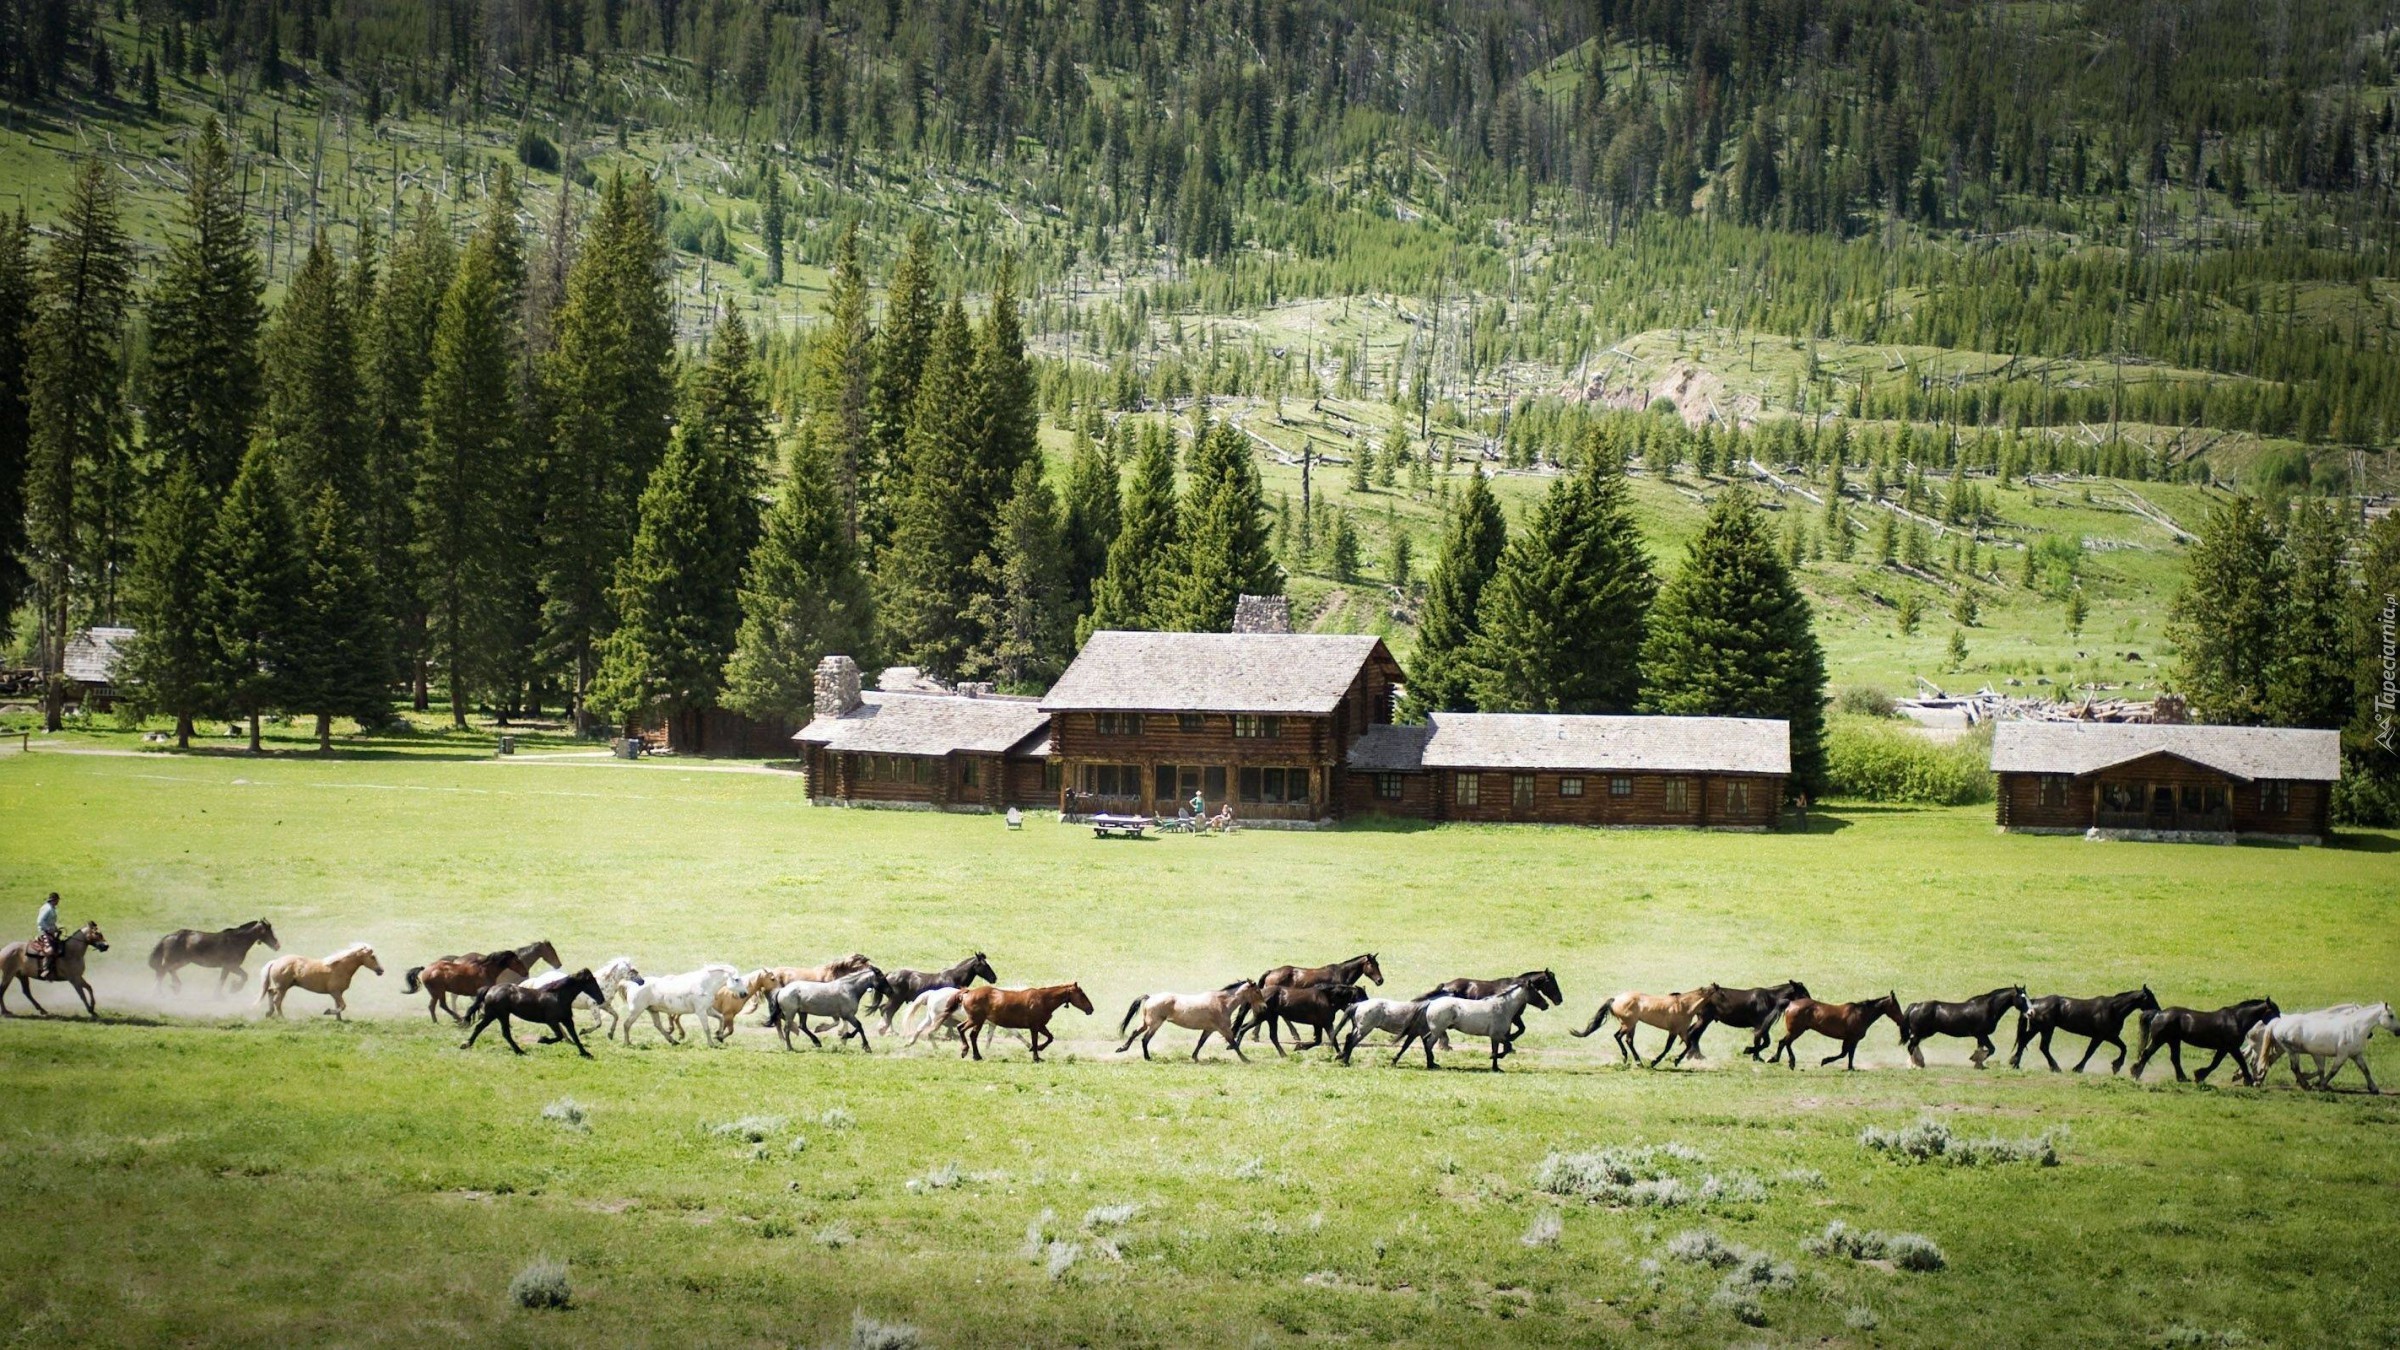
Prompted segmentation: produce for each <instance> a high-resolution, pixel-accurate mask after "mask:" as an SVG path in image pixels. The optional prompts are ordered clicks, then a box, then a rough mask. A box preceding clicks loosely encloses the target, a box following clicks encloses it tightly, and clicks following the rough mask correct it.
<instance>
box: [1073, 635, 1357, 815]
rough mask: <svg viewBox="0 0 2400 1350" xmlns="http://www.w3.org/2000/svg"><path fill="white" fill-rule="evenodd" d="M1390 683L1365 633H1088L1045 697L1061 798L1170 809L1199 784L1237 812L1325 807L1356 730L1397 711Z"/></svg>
mask: <svg viewBox="0 0 2400 1350" xmlns="http://www.w3.org/2000/svg"><path fill="white" fill-rule="evenodd" d="M1399 682H1400V663H1399V662H1398V661H1396V660H1394V659H1393V658H1392V654H1391V652H1390V651H1389V650H1388V649H1387V648H1385V647H1384V645H1383V640H1382V639H1380V638H1377V637H1373V636H1369V635H1365V634H1329V633H1126V632H1114V631H1104V632H1098V633H1094V634H1092V636H1091V638H1090V640H1088V641H1087V642H1085V643H1084V645H1083V650H1082V651H1081V652H1079V653H1077V654H1076V657H1075V661H1074V664H1072V665H1070V666H1068V667H1067V670H1066V673H1065V674H1063V675H1061V676H1060V677H1059V680H1058V683H1057V684H1055V685H1053V686H1051V689H1050V692H1049V694H1048V695H1046V696H1044V698H1043V699H1042V703H1041V706H1042V709H1043V711H1045V712H1047V713H1049V714H1050V716H1051V718H1052V726H1051V731H1052V740H1053V747H1054V753H1055V754H1056V756H1057V758H1058V760H1059V761H1060V763H1061V764H1062V766H1063V769H1062V781H1063V787H1064V790H1063V792H1062V793H1061V794H1059V795H1058V797H1057V798H1056V800H1057V801H1058V805H1059V809H1060V811H1061V812H1062V813H1064V814H1066V815H1068V816H1085V815H1093V814H1098V813H1102V812H1110V813H1123V814H1135V815H1157V816H1170V817H1171V816H1174V815H1176V814H1177V813H1178V812H1179V811H1186V812H1188V811H1189V810H1190V808H1191V801H1192V798H1194V797H1198V798H1199V799H1200V800H1201V802H1202V805H1203V809H1204V810H1205V811H1206V812H1207V813H1209V814H1214V813H1216V812H1218V811H1219V810H1221V809H1223V808H1224V806H1225V805H1226V804H1227V803H1229V802H1230V803H1231V804H1232V805H1233V811H1234V817H1235V819H1237V820H1239V821H1241V822H1243V823H1245V824H1268V823H1277V822H1283V823H1290V824H1296V825H1297V824H1312V823H1316V822H1320V821H1323V820H1326V819H1328V818H1331V817H1333V816H1336V815H1338V814H1340V812H1341V809H1342V801H1343V798H1342V793H1341V783H1340V775H1341V769H1342V764H1343V761H1344V760H1345V759H1346V758H1347V757H1348V755H1349V753H1350V747H1351V745H1352V743H1353V742H1355V741H1356V740H1357V739H1358V738H1359V737H1361V736H1364V735H1366V734H1367V733H1368V732H1369V731H1370V730H1371V729H1372V728H1374V727H1377V726H1381V725H1383V724H1386V723H1389V722H1390V721H1391V720H1392V704H1393V697H1394V694H1395V692H1396V691H1397V689H1398V686H1399Z"/></svg>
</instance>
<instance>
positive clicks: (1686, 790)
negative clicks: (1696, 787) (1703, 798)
mask: <svg viewBox="0 0 2400 1350" xmlns="http://www.w3.org/2000/svg"><path fill="white" fill-rule="evenodd" d="M1667 809H1668V810H1670V811H1689V810H1691V809H1692V783H1691V780H1690V779H1688V778H1670V779H1668V780H1667Z"/></svg>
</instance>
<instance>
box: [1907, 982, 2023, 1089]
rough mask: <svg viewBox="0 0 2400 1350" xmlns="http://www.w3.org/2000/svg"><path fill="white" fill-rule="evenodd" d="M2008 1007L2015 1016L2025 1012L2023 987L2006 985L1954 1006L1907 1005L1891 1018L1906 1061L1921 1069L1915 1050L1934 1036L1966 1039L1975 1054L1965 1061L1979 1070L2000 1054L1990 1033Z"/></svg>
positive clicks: (1920, 1058) (1920, 1053)
mask: <svg viewBox="0 0 2400 1350" xmlns="http://www.w3.org/2000/svg"><path fill="white" fill-rule="evenodd" d="M2011 1008H2014V1009H2016V1010H2017V1011H2018V1012H2019V1013H2023V1012H2024V1011H2025V1008H2026V999H2025V986H2024V985H2021V984H2012V985H2008V986H2006V987H2004V988H2000V989H1995V990H1993V991H1992V992H1990V993H1988V994H1983V995H1980V996H1978V997H1975V998H1970V999H1964V1000H1962V1001H1960V1002H1957V1003H1941V1002H1935V1001H1932V1000H1928V1001H1926V1002H1924V1003H1911V1004H1909V1005H1908V1009H1907V1011H1905V1012H1903V1013H1901V1014H1900V1016H1899V1017H1898V1018H1897V1019H1895V1020H1896V1021H1898V1022H1899V1024H1900V1044H1901V1045H1903V1046H1906V1047H1907V1048H1908V1062H1909V1063H1911V1064H1914V1065H1916V1066H1917V1067H1918V1068H1920V1069H1922V1068H1924V1067H1925V1054H1924V1052H1923V1051H1921V1050H1919V1049H1918V1048H1917V1047H1919V1046H1921V1045H1923V1044H1924V1043H1925V1042H1926V1040H1928V1039H1929V1038H1931V1037H1934V1036H1970V1037H1973V1038H1974V1040H1975V1053H1974V1054H1973V1055H1971V1056H1969V1057H1968V1062H1969V1063H1971V1064H1973V1065H1974V1066H1975V1067H1976V1068H1978V1069H1980V1068H1982V1067H1983V1062H1984V1061H1985V1060H1987V1059H1990V1058H1991V1057H1992V1056H1994V1055H1996V1054H1999V1053H2000V1047H1999V1046H1996V1045H1994V1044H1992V1032H1994V1031H1995V1030H1997V1029H1998V1028H1999V1026H2000V1019H2001V1018H2002V1017H2005V1016H2007V1015H2008V1010H2009V1009H2011Z"/></svg>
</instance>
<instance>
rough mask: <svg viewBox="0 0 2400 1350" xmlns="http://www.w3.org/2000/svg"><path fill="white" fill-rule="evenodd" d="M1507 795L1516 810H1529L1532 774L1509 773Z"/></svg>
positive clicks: (1531, 794)
mask: <svg viewBox="0 0 2400 1350" xmlns="http://www.w3.org/2000/svg"><path fill="white" fill-rule="evenodd" d="M1508 797H1509V802H1510V804H1511V805H1512V806H1514V807H1515V808H1516V809H1517V810H1519V811H1528V810H1531V809H1532V808H1533V775H1532V774H1529V773H1517V774H1510V775H1509V778H1508Z"/></svg>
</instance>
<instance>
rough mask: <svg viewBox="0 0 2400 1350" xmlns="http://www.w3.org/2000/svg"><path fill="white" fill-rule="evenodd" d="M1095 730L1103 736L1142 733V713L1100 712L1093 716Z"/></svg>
mask: <svg viewBox="0 0 2400 1350" xmlns="http://www.w3.org/2000/svg"><path fill="white" fill-rule="evenodd" d="M1092 723H1093V730H1095V731H1097V732H1099V733H1100V734H1101V735H1103V736H1139V735H1141V734H1142V715H1141V714H1140V713H1098V714H1095V715H1094V716H1093V718H1092Z"/></svg>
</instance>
